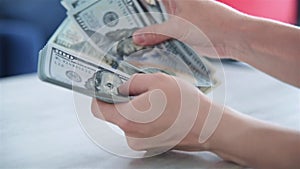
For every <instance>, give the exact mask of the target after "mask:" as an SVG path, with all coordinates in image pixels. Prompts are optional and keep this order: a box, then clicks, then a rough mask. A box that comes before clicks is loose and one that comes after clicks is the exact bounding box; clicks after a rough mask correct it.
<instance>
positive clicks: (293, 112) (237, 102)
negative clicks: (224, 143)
mask: <svg viewBox="0 0 300 169" xmlns="http://www.w3.org/2000/svg"><path fill="white" fill-rule="evenodd" d="M225 73H226V89H227V90H226V91H227V94H226V103H227V105H230V106H232V107H233V108H235V109H237V110H239V111H241V112H243V113H246V114H249V115H251V116H254V117H257V118H260V119H263V120H268V121H270V122H274V123H277V124H280V125H284V126H286V127H289V128H292V129H296V130H300V107H299V106H300V91H299V89H297V88H294V87H291V86H289V85H286V84H284V83H281V82H279V81H277V80H275V79H273V78H271V77H269V76H267V75H265V74H262V73H260V72H258V71H255V70H253V69H252V68H249V67H247V66H245V65H243V64H240V63H233V64H230V65H225ZM86 113H90V110H87V112H86ZM111 141H114V140H111ZM0 168H105V169H106V168H128V169H134V168H240V167H238V166H235V165H233V164H230V163H226V162H223V161H222V160H221V159H219V158H218V157H216V156H215V155H213V154H211V153H207V152H201V153H199V152H198V153H185V152H177V151H171V152H168V153H166V154H163V155H160V156H156V157H152V158H147V159H129V158H122V157H118V156H115V155H112V154H110V153H108V152H105V151H103V150H102V149H100V148H99V147H97V146H96V145H95V144H93V143H92V141H90V140H89V139H88V137H87V136H86V135H85V133H84V132H83V131H82V129H81V127H80V124H79V122H78V120H77V116H76V111H75V108H74V103H73V94H72V92H70V91H68V90H65V89H62V88H59V87H56V86H52V85H49V84H46V83H43V82H41V81H39V80H38V79H37V76H36V75H34V74H33V75H26V76H18V77H12V78H6V79H1V80H0Z"/></svg>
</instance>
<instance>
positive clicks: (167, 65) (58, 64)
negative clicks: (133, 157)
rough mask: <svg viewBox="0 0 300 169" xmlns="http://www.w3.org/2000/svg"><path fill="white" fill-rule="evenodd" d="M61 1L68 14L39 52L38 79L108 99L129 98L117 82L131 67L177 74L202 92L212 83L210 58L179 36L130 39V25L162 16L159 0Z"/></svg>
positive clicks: (152, 21) (158, 20) (144, 23)
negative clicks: (145, 43) (141, 42)
mask: <svg viewBox="0 0 300 169" xmlns="http://www.w3.org/2000/svg"><path fill="white" fill-rule="evenodd" d="M62 4H63V5H64V6H65V8H66V9H67V10H68V14H69V17H68V18H66V19H65V21H64V22H63V23H62V24H61V25H60V26H59V28H58V29H57V31H56V32H55V33H54V35H53V36H52V37H51V38H50V40H49V41H48V43H47V45H46V46H45V47H44V48H43V49H42V50H41V52H40V59H39V71H38V73H39V77H40V78H41V79H42V80H44V81H47V82H50V83H53V84H56V85H59V86H62V87H65V88H68V89H73V90H74V91H77V92H80V93H83V94H86V95H89V96H92V97H96V98H98V99H100V100H102V101H105V102H108V103H118V102H124V101H128V100H129V99H131V98H130V97H127V96H122V95H120V94H119V93H118V90H117V87H118V86H120V85H121V84H122V83H124V82H125V81H126V80H128V79H129V77H130V76H131V75H132V74H135V73H155V72H163V73H167V74H169V75H174V76H178V77H181V78H184V79H186V80H187V81H189V82H191V83H193V84H194V85H195V86H197V87H198V88H199V89H200V90H201V91H203V92H204V93H207V92H208V91H209V90H211V88H212V87H213V86H214V85H215V84H216V82H217V81H216V80H215V79H214V78H213V73H214V70H213V68H212V67H211V66H210V64H209V63H208V62H207V61H206V60H205V59H204V58H200V57H199V56H198V55H197V54H196V53H195V52H194V51H193V50H192V49H191V48H189V47H188V46H186V45H185V44H183V43H181V42H179V41H176V40H170V41H167V42H165V43H163V44H160V45H156V46H153V47H141V46H137V45H135V44H134V43H133V40H132V34H133V32H134V31H135V30H137V29H138V28H140V27H144V26H147V25H150V24H155V23H161V22H163V21H164V20H165V19H166V16H165V15H164V14H163V13H164V7H163V5H162V3H161V2H160V1H157V0H149V1H146V0H141V1H132V0H63V1H62ZM145 12H149V13H145ZM153 12H154V13H153ZM120 17H122V19H119V18H120ZM99 30H101V31H100V32H99Z"/></svg>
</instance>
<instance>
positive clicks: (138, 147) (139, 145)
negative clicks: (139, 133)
mask: <svg viewBox="0 0 300 169" xmlns="http://www.w3.org/2000/svg"><path fill="white" fill-rule="evenodd" d="M127 143H128V146H129V147H130V148H131V149H132V150H135V151H143V150H146V147H145V145H144V143H143V142H142V141H138V140H135V139H134V140H133V139H127Z"/></svg>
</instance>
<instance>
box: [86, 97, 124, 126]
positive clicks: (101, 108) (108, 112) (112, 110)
mask: <svg viewBox="0 0 300 169" xmlns="http://www.w3.org/2000/svg"><path fill="white" fill-rule="evenodd" d="M91 111H92V113H93V115H94V116H95V117H96V118H98V119H101V120H105V121H107V122H110V123H113V124H116V125H118V124H119V123H120V122H121V121H123V120H124V117H123V116H122V115H121V114H120V113H119V112H118V111H117V109H116V107H115V105H114V104H108V103H105V102H102V101H100V100H98V99H93V101H92V105H91Z"/></svg>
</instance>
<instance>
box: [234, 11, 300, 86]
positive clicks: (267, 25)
mask: <svg viewBox="0 0 300 169" xmlns="http://www.w3.org/2000/svg"><path fill="white" fill-rule="evenodd" d="M236 24H237V25H236V27H237V30H238V31H236V32H237V33H236V34H234V36H235V37H234V38H235V39H236V40H235V43H236V44H239V45H231V46H232V49H231V51H232V57H233V58H236V59H238V60H240V61H243V62H246V63H248V64H250V65H252V66H254V67H256V68H258V69H260V70H262V71H264V72H266V73H267V74H270V75H272V76H274V77H276V78H278V79H280V80H282V81H285V82H287V83H290V84H292V85H295V86H298V87H300V28H299V27H296V26H292V25H288V24H284V23H280V22H275V21H272V20H267V19H262V18H257V17H250V16H249V17H248V19H247V20H245V21H243V22H241V23H236ZM239 42H241V43H239Z"/></svg>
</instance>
